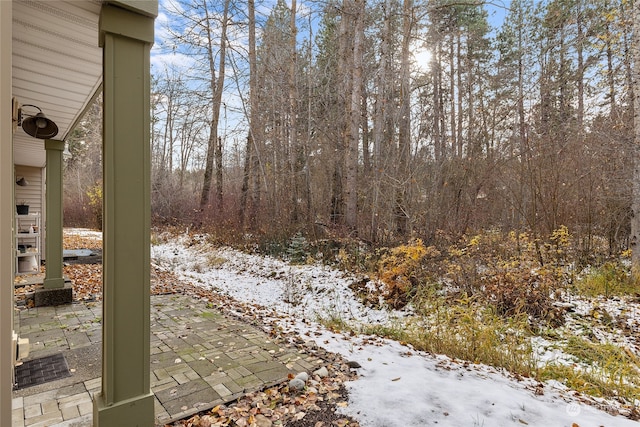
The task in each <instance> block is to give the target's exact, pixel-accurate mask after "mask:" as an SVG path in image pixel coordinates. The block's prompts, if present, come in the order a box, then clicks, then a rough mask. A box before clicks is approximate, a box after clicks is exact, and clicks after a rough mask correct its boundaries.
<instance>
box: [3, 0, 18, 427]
mask: <svg viewBox="0 0 640 427" xmlns="http://www.w3.org/2000/svg"><path fill="white" fill-rule="evenodd" d="M12 7H13V2H10V1H0V100H1V101H2V102H0V426H10V425H12V422H11V415H12V410H11V391H12V385H13V361H12V360H11V354H12V352H11V332H12V330H13V265H14V258H13V254H14V249H13V240H14V239H13V224H14V212H15V207H14V204H13V189H14V187H15V181H14V180H13V143H12V139H13V123H12V120H11V116H12V112H11V106H10V103H9V101H10V100H11V98H12V89H11V84H12V83H11V82H12V80H11V65H12V61H11V57H12V47H11V37H12V31H13V28H12Z"/></svg>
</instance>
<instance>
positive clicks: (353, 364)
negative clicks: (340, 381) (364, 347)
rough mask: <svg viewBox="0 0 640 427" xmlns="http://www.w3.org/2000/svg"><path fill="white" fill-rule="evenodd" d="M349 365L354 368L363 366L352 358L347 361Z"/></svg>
mask: <svg viewBox="0 0 640 427" xmlns="http://www.w3.org/2000/svg"><path fill="white" fill-rule="evenodd" d="M347 366H348V367H350V368H353V369H358V368H362V366H360V364H359V363H358V362H356V361H354V360H350V361H348V362H347Z"/></svg>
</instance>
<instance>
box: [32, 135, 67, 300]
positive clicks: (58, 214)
mask: <svg viewBox="0 0 640 427" xmlns="http://www.w3.org/2000/svg"><path fill="white" fill-rule="evenodd" d="M44 148H45V150H46V151H47V188H46V196H45V197H46V203H47V209H46V212H47V213H46V218H45V224H46V230H47V240H46V241H45V255H46V260H47V269H46V273H45V279H44V284H43V285H44V288H45V289H58V288H63V287H64V279H63V278H62V152H63V151H64V141H55V140H52V139H47V140H46V141H45V142H44ZM38 231H39V232H42V230H38Z"/></svg>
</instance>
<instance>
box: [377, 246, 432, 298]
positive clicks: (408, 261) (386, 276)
mask: <svg viewBox="0 0 640 427" xmlns="http://www.w3.org/2000/svg"><path fill="white" fill-rule="evenodd" d="M439 255H440V252H439V251H438V250H437V249H435V248H434V247H433V246H429V247H426V246H425V245H424V244H423V242H422V240H420V239H415V240H413V241H411V242H409V243H408V244H406V245H401V246H398V247H395V248H393V249H391V250H390V251H389V252H388V253H387V254H384V255H383V256H382V257H381V258H380V261H379V262H378V277H379V278H380V280H382V281H383V282H384V283H385V285H386V287H387V290H386V294H385V299H386V300H387V302H388V303H389V304H390V305H391V306H392V307H393V308H402V307H404V306H405V305H406V304H407V302H408V301H409V299H410V297H411V295H412V293H414V291H415V289H416V288H417V286H418V285H419V284H420V283H421V282H424V280H425V277H424V275H423V273H424V272H425V271H426V270H423V268H422V267H423V265H422V264H423V260H424V259H425V258H428V259H431V258H435V257H438V256H439Z"/></svg>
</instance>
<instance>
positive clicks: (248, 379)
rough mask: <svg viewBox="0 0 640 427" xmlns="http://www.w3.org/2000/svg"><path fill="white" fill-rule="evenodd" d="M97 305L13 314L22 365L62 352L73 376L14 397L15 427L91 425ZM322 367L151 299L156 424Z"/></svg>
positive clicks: (97, 384)
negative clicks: (25, 345)
mask: <svg viewBox="0 0 640 427" xmlns="http://www.w3.org/2000/svg"><path fill="white" fill-rule="evenodd" d="M101 318H102V306H101V303H100V302H82V303H81V302H74V303H73V304H69V305H63V306H57V307H39V308H28V309H27V308H25V309H21V310H16V315H15V325H16V330H18V331H19V335H20V337H21V338H28V339H29V343H30V353H29V357H28V358H27V360H33V359H38V358H41V357H45V356H50V355H53V354H62V355H64V358H65V359H66V361H67V365H68V368H69V372H70V373H71V375H70V376H67V377H65V378H61V379H58V380H55V381H51V382H47V383H44V384H40V385H36V386H32V387H27V388H24V389H20V390H15V391H14V392H13V396H14V398H13V427H36V426H47V427H53V426H59V427H63V426H64V427H72V426H73V427H81V426H90V425H91V423H92V412H93V403H92V396H93V394H95V393H98V392H99V391H100V388H101V379H100V375H101V341H102V337H101ZM322 362H323V361H322V360H320V359H318V358H317V357H316V356H313V355H312V354H304V353H300V352H298V350H297V349H296V348H295V347H294V346H291V345H288V344H286V343H283V342H279V341H277V340H274V339H273V338H271V337H269V336H268V335H267V334H266V333H265V332H263V331H262V330H260V329H258V328H256V327H254V326H252V325H249V324H247V323H245V322H243V321H241V320H239V319H236V318H234V317H230V316H228V315H225V314H222V313H220V312H219V311H217V310H216V309H215V308H210V307H209V306H208V305H207V303H206V302H205V301H203V300H199V299H196V298H194V297H191V296H186V295H180V294H173V295H157V296H152V297H151V361H150V365H151V389H152V391H153V393H154V395H155V419H156V425H164V424H167V423H170V422H171V421H173V420H177V419H181V418H185V417H188V416H190V415H192V414H194V413H197V412H200V411H203V410H206V409H210V408H213V407H214V406H215V405H218V404H221V403H226V402H230V401H232V400H235V399H237V398H239V397H240V396H242V395H244V394H245V393H248V392H251V391H255V390H258V389H262V388H265V387H268V386H270V385H273V384H276V383H280V382H282V381H285V380H287V376H288V374H289V373H294V374H295V373H298V372H301V371H307V372H309V371H312V370H315V369H317V368H318V366H319V365H320V364H321V363H322Z"/></svg>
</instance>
